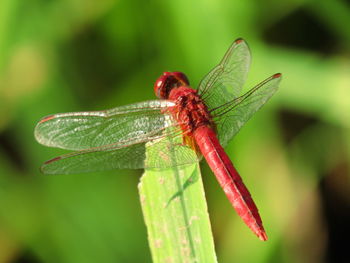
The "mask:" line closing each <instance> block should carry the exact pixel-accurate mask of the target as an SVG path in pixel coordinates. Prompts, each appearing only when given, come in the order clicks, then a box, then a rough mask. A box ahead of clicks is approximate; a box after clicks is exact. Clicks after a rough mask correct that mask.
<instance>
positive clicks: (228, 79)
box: [198, 39, 251, 109]
mask: <svg viewBox="0 0 350 263" xmlns="http://www.w3.org/2000/svg"><path fill="white" fill-rule="evenodd" d="M250 60H251V57H250V51H249V47H248V45H247V44H246V43H245V41H244V40H243V39H237V40H235V41H234V42H233V43H232V45H231V46H230V48H229V49H228V50H227V52H226V54H225V56H224V57H223V59H222V60H221V62H220V64H219V65H217V66H216V67H215V68H213V69H212V70H211V71H210V72H209V73H208V74H207V75H206V76H205V77H204V78H203V80H202V81H201V82H200V84H199V87H198V92H199V94H200V95H201V97H202V98H203V100H204V101H205V104H206V105H207V107H208V109H214V108H216V107H219V106H220V105H223V104H225V103H226V102H228V101H232V100H233V99H235V98H237V97H238V96H239V95H240V92H241V89H242V86H243V84H244V82H245V80H246V78H247V74H248V70H249V66H250Z"/></svg>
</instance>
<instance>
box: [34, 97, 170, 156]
mask: <svg viewBox="0 0 350 263" xmlns="http://www.w3.org/2000/svg"><path fill="white" fill-rule="evenodd" d="M173 105H174V104H173V103H172V102H170V101H166V100H154V101H146V102H140V103H136V104H131V105H127V106H122V107H117V108H114V109H110V110H105V111H91V112H72V113H62V114H55V115H50V116H47V117H45V118H43V119H42V120H41V121H40V122H39V123H38V124H37V126H36V127H35V131H34V134H35V138H36V140H37V141H38V142H39V143H41V144H43V145H46V146H50V147H57V148H63V149H69V150H83V149H87V148H92V147H99V146H103V145H110V144H113V143H118V142H120V143H125V142H127V143H128V144H129V145H132V144H134V142H133V140H135V142H137V141H140V140H141V141H142V140H143V141H145V140H146V141H147V140H151V139H152V138H153V137H157V136H159V135H160V134H161V132H162V131H163V130H164V129H165V128H167V127H170V126H174V125H177V123H176V122H175V121H174V120H173V118H172V117H171V115H168V114H166V113H165V112H164V109H166V108H167V107H171V106H173Z"/></svg>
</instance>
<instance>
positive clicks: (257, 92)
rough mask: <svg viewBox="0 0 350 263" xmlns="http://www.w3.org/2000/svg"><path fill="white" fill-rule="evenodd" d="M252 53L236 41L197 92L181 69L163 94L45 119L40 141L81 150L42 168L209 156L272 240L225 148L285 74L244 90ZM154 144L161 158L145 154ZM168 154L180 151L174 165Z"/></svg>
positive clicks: (168, 78)
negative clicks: (150, 145)
mask: <svg viewBox="0 0 350 263" xmlns="http://www.w3.org/2000/svg"><path fill="white" fill-rule="evenodd" d="M250 58H251V57H250V51H249V48H248V46H247V44H246V43H245V41H244V40H243V39H237V40H235V41H234V42H233V43H232V45H231V46H230V48H229V49H228V51H227V52H226V54H225V56H224V57H223V59H222V60H221V62H220V64H219V65H217V66H216V67H215V68H214V69H212V70H211V71H210V72H209V73H208V74H207V75H206V76H205V77H204V78H203V80H202V81H201V82H200V84H199V86H198V89H197V90H195V89H192V88H191V87H190V84H189V81H188V79H187V77H186V76H185V75H184V74H183V73H181V72H165V73H163V75H162V76H161V77H159V78H158V80H157V81H156V82H155V85H154V91H155V94H156V95H157V97H158V98H159V100H151V101H146V102H140V103H135V104H131V105H126V106H122V107H117V108H114V109H110V110H104V111H87V112H73V113H61V114H54V115H50V116H47V117H45V118H43V119H42V120H41V121H39V123H38V124H37V126H36V128H35V137H36V139H37V141H38V142H39V143H41V144H43V145H46V146H51V147H58V148H63V149H69V150H75V152H72V153H68V154H65V155H62V156H59V157H56V158H53V159H51V160H49V161H47V162H45V163H44V164H43V165H42V167H41V171H42V172H43V173H45V174H68V173H82V172H92V171H102V170H111V169H123V168H165V167H171V166H174V165H184V164H190V163H193V162H196V161H198V159H199V158H200V157H201V155H203V156H204V158H205V159H206V160H207V162H208V165H209V166H210V168H211V169H212V171H213V173H214V174H215V176H216V178H217V180H218V181H219V184H220V185H221V187H222V188H223V190H224V192H225V194H226V195H227V198H228V199H229V201H230V202H231V204H232V205H233V207H234V208H235V209H236V211H237V213H238V215H239V216H240V217H241V218H242V219H243V221H244V222H245V223H246V224H247V225H248V227H249V228H250V229H251V230H252V231H253V232H254V233H255V234H256V235H257V236H258V237H259V238H260V239H261V240H264V241H265V240H267V235H266V233H265V230H264V227H263V225H262V221H261V218H260V215H259V213H258V209H257V207H256V205H255V203H254V201H253V199H252V198H251V195H250V193H249V191H248V189H247V188H246V186H245V185H244V184H243V182H242V179H241V177H240V175H239V174H238V172H237V170H236V169H235V168H234V166H233V164H232V162H231V160H230V159H229V157H228V156H227V154H226V153H225V151H224V149H223V147H224V146H226V145H227V144H228V142H229V141H230V140H231V139H232V137H233V136H234V135H235V134H236V133H237V132H238V131H239V129H240V128H241V127H242V126H243V124H244V123H245V122H246V121H248V119H249V118H250V117H251V116H252V115H253V114H254V113H255V112H256V111H257V110H258V109H259V108H260V107H261V106H262V105H263V104H264V103H265V102H266V101H267V100H268V99H269V98H270V97H271V96H272V95H273V94H274V93H275V91H276V90H277V89H278V85H279V82H280V80H281V74H280V73H277V74H274V75H272V76H271V77H269V78H267V79H266V80H264V81H263V82H261V83H260V84H258V85H257V86H255V87H254V88H252V89H251V90H249V91H248V92H247V93H245V94H244V95H241V96H240V91H241V88H242V86H243V84H244V82H245V80H246V77H247V72H248V69H249V66H250ZM169 138H170V140H168V139H169ZM179 139H180V142H179ZM169 141H172V142H173V143H172V144H171V149H172V150H171V151H169V150H168V149H169V148H168V147H169ZM149 144H152V148H151V149H152V151H155V152H157V153H158V154H157V156H158V157H157V158H153V159H151V158H147V152H148V149H149V148H150V147H148V145H149ZM147 147H148V148H147ZM146 148H147V151H146ZM169 152H172V153H175V157H176V158H175V163H174V160H173V159H174V158H172V157H173V156H172V157H171V156H170V153H169Z"/></svg>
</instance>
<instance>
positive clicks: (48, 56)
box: [0, 0, 350, 263]
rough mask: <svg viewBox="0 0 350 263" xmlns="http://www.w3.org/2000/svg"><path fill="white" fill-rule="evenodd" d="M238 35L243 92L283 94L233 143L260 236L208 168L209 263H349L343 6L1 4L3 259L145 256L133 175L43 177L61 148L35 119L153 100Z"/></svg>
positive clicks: (349, 44)
mask: <svg viewBox="0 0 350 263" xmlns="http://www.w3.org/2000/svg"><path fill="white" fill-rule="evenodd" d="M237 37H243V38H244V39H245V40H246V41H247V42H248V44H249V45H250V48H251V51H252V56H253V63H252V68H251V71H250V74H249V80H248V82H247V85H246V86H245V90H247V89H248V88H249V87H252V86H253V85H254V84H256V83H258V82H259V81H261V80H263V79H264V78H266V77H268V76H270V75H272V74H273V73H276V72H282V73H283V80H282V83H281V88H280V90H279V91H278V92H277V93H276V94H275V96H274V97H273V98H272V100H271V101H270V102H269V103H268V104H267V105H265V107H264V108H263V110H262V111H260V112H258V113H257V114H256V116H254V118H253V119H252V120H251V121H249V123H248V124H247V125H246V126H245V127H244V128H243V129H242V130H241V132H240V133H239V134H238V135H237V136H236V137H235V140H234V141H233V142H232V143H231V144H230V145H229V147H227V151H228V153H229V155H230V156H231V157H232V159H233V161H234V163H235V165H236V166H237V168H238V170H239V171H240V173H241V175H242V176H243V178H244V181H245V183H246V184H247V186H248V187H249V189H250V191H251V193H252V195H253V197H254V199H255V200H256V203H257V205H258V207H259V209H260V212H261V216H262V218H263V221H264V225H265V228H266V230H267V233H268V235H269V241H268V242H265V243H263V242H261V241H259V240H258V239H257V238H256V237H255V236H254V235H253V234H252V233H251V232H250V230H249V229H248V228H247V227H246V226H245V225H244V224H243V223H242V222H241V220H240V219H239V218H238V216H237V215H236V213H235V212H234V210H233V209H232V208H231V205H230V203H229V202H228V201H227V200H226V197H225V195H224V193H223V192H222V190H221V189H220V187H219V186H218V184H217V183H216V181H215V178H214V176H213V175H212V173H211V172H210V171H209V169H208V167H207V165H206V164H205V163H203V165H202V167H203V180H204V184H205V189H206V195H207V199H208V206H209V212H210V217H211V223H212V228H213V232H214V238H215V243H216V251H217V255H218V259H219V262H350V257H349V254H348V248H347V246H348V245H347V244H348V243H349V242H348V238H349V235H350V227H349V224H350V187H349V169H350V153H349V149H350V133H349V127H350V1H346V0H343V1H341V0H329V1H327V0H320V1H307V0H288V1H277V0H268V1H259V0H246V1H240V0H236V1H232V0H231V1H229V0H227V1H214V0H212V1H210V0H205V1H184V0H178V1H161V0H159V1H142V0H139V1H113V0H100V1H87V0H60V1H58V0H56V1H55V0H51V1H48V0H26V1H24V0H1V1H0V262H1V263H2V262H17V263H22V262H30V263H32V262H50V263H51V262H64V263H66V262H68V263H69V262H72V263H73V262H74V263H78V262H84V263H85V262H124V263H125V262H151V257H150V252H149V249H148V244H147V235H146V229H145V226H144V223H143V219H142V214H141V208H140V204H139V200H138V193H137V184H138V180H139V177H140V175H141V174H142V171H141V170H137V171H130V170H120V171H112V172H105V173H95V174H82V175H68V176H44V175H42V174H40V172H39V170H38V168H39V166H40V164H41V163H42V162H43V161H45V160H47V159H49V158H51V157H54V156H55V155H57V154H60V153H62V152H63V151H60V150H57V149H50V148H46V147H43V146H41V145H39V144H38V143H36V141H35V140H34V136H33V129H34V126H35V124H36V122H37V121H38V120H39V119H40V118H41V117H43V116H45V115H48V114H51V113H57V112H69V111H83V110H98V109H106V108H112V107H115V106H119V105H123V104H129V103H133V102H138V101H142V100H148V99H154V98H155V97H154V95H153V89H152V87H153V83H154V81H155V79H156V78H157V77H158V76H159V75H160V74H161V73H162V72H163V71H167V70H180V71H183V72H186V73H187V74H188V76H189V78H190V81H191V82H192V84H193V86H196V84H197V83H198V82H199V81H200V79H201V77H202V76H204V75H205V74H206V73H207V72H208V71H209V70H210V69H211V68H212V67H213V66H215V64H216V63H218V62H219V60H220V59H221V57H222V56H223V54H224V53H225V51H226V49H227V48H228V46H229V45H230V44H231V42H232V41H233V40H234V39H235V38H237Z"/></svg>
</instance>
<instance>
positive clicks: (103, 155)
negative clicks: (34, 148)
mask: <svg viewBox="0 0 350 263" xmlns="http://www.w3.org/2000/svg"><path fill="white" fill-rule="evenodd" d="M174 138H177V140H176V141H174ZM181 140H182V133H181V132H178V134H177V135H176V136H175V137H173V135H172V136H171V137H169V138H168V137H167V136H163V137H162V136H160V137H159V139H157V140H156V141H153V142H148V141H139V142H138V143H135V141H134V144H132V145H127V146H126V145H125V143H116V144H113V145H107V146H102V147H97V148H91V149H87V150H82V151H77V152H72V153H68V154H66V155H62V156H59V157H56V158H54V159H52V160H49V161H47V162H46V163H45V164H44V165H43V166H42V167H41V171H42V172H43V173H45V174H71V173H84V172H97V171H106V170H114V169H141V168H167V167H172V166H177V165H185V164H190V163H193V162H195V161H197V160H198V156H197V155H196V153H195V152H194V151H193V150H192V149H191V148H190V147H188V146H186V145H184V144H182V143H180V142H181Z"/></svg>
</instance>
